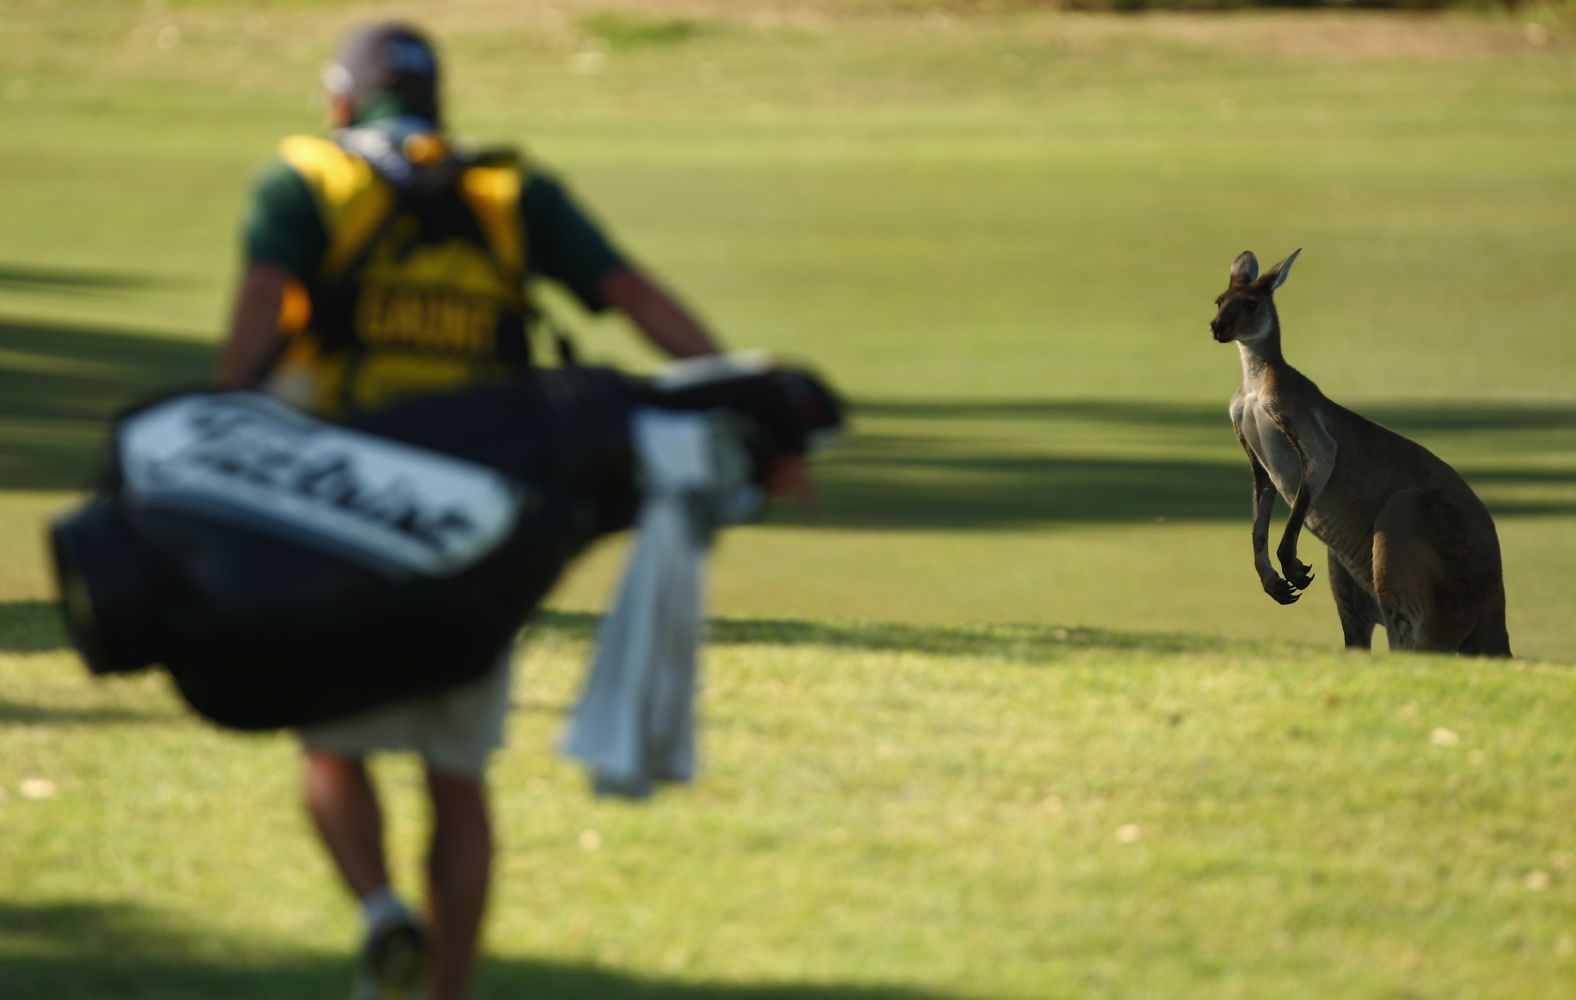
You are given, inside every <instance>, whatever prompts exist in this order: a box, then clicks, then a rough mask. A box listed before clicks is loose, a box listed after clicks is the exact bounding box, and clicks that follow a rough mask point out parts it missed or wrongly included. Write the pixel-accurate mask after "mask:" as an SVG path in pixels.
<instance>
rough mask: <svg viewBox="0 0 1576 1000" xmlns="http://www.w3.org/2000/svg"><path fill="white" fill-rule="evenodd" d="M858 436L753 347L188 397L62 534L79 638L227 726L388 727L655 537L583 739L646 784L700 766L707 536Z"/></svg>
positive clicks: (148, 422) (87, 648) (598, 764)
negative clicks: (839, 441)
mask: <svg viewBox="0 0 1576 1000" xmlns="http://www.w3.org/2000/svg"><path fill="white" fill-rule="evenodd" d="M840 421H841V415H840V406H839V404H838V403H837V401H836V399H835V398H834V397H833V396H832V394H831V393H830V392H829V391H828V390H827V389H826V387H825V386H824V385H823V384H822V383H821V382H819V381H818V380H817V379H816V378H814V377H813V376H811V375H809V374H807V373H805V372H802V371H798V370H794V369H783V368H770V367H766V366H763V365H761V364H759V363H751V362H744V363H741V362H740V361H739V359H735V358H717V359H705V360H698V361H692V362H684V363H680V364H678V365H675V366H673V367H672V368H671V369H669V370H668V372H666V373H664V374H663V375H660V376H658V377H657V378H656V379H652V380H646V381H639V380H632V379H629V378H626V377H625V376H623V375H621V374H619V373H617V372H614V371H610V370H606V369H590V368H569V369H563V370H548V371H538V372H527V373H522V374H521V375H520V376H519V377H518V378H516V379H515V380H513V381H511V382H506V383H500V384H497V385H489V386H480V387H475V388H471V389H462V390H457V391H455V392H448V393H439V394H431V395H426V396H421V397H416V398H413V399H410V400H408V401H406V402H403V403H399V404H395V405H393V406H390V407H388V408H386V409H383V410H379V411H376V412H374V413H370V414H364V415H359V416H356V417H352V418H349V419H348V420H346V421H344V422H342V423H328V422H325V421H321V420H318V419H314V418H312V417H309V416H307V415H305V414H302V413H300V412H299V411H296V410H293V409H291V408H288V407H286V406H284V405H282V404H280V403H277V402H275V401H273V400H270V399H269V398H267V397H266V396H262V395H259V394H256V393H250V392H211V393H188V394H184V395H178V396H173V397H170V398H168V399H165V400H163V401H160V402H157V403H153V404H150V405H148V406H145V407H142V408H139V409H137V410H134V411H132V412H130V413H128V414H126V415H125V416H123V417H122V418H121V419H120V420H119V421H118V423H117V425H116V428H115V433H114V435H113V446H112V456H111V462H110V469H109V471H108V474H107V476H106V481H105V483H104V485H103V487H102V488H101V490H100V491H99V492H98V494H97V495H96V496H94V497H93V498H91V499H90V500H89V501H88V502H87V504H86V505H85V506H84V507H83V508H81V509H80V510H78V511H76V512H74V513H72V514H69V515H67V516H66V517H64V518H62V519H61V520H59V521H58V522H57V523H56V524H55V526H54V528H53V532H52V542H53V547H54V554H55V566H56V573H57V578H58V582H59V588H60V593H61V595H62V601H63V605H64V608H65V612H66V617H67V623H68V626H69V628H70V631H71V634H72V638H73V640H74V641H75V643H76V645H77V647H78V649H79V650H80V651H81V653H82V655H83V657H84V659H85V660H86V661H87V663H88V665H89V667H90V669H91V670H93V671H94V672H95V673H99V674H112V673H123V672H131V671H139V670H143V669H145V668H148V667H150V666H153V665H159V666H162V667H163V668H164V669H166V670H167V671H168V672H169V674H170V675H171V677H172V678H173V679H174V681H175V684H176V686H177V688H178V689H179V691H180V693H181V695H182V696H183V697H184V698H185V700H186V701H187V702H188V704H189V705H190V706H191V707H192V708H193V709H194V710H196V711H197V712H199V713H201V714H202V715H204V716H205V717H207V718H208V719H210V720H212V721H214V722H216V723H219V724H221V725H224V726H229V727H233V728H239V729H269V728H277V727H284V726H294V727H306V728H305V730H304V731H305V732H306V733H307V734H308V736H307V738H308V739H309V740H310V739H312V738H313V737H312V735H311V734H312V733H313V732H314V728H313V727H315V726H320V725H323V726H327V727H329V731H331V732H341V731H346V730H345V729H344V727H345V726H346V725H347V723H346V722H344V720H345V719H346V718H347V717H349V719H350V720H351V721H350V722H349V723H348V725H349V727H350V728H349V730H348V731H350V732H354V731H355V726H356V722H355V720H356V719H357V718H365V719H370V720H372V721H371V722H370V723H369V725H371V726H372V727H373V729H374V730H375V731H376V730H381V729H387V728H388V727H389V726H390V725H391V723H390V721H389V718H390V717H389V715H388V713H389V712H390V711H391V710H392V711H393V712H394V713H395V714H394V716H393V718H394V719H395V720H396V721H398V720H400V718H401V716H400V714H399V713H400V706H401V705H415V706H418V707H419V713H418V714H419V715H425V713H426V712H427V711H428V709H429V708H430V705H431V704H432V700H433V699H439V700H440V703H441V699H443V698H444V697H446V696H447V695H450V694H453V693H455V692H459V693H460V694H461V695H462V696H464V694H465V693H466V692H467V691H469V690H471V689H473V688H474V687H475V685H476V684H477V683H478V678H480V679H481V682H482V683H484V684H485V683H487V679H488V678H489V677H490V676H492V675H494V674H495V673H496V667H495V664H496V662H497V650H498V648H499V647H500V646H501V645H507V644H508V643H509V642H510V640H511V638H512V637H513V635H514V634H515V632H516V631H517V630H518V629H519V628H520V626H521V625H523V624H524V623H525V621H526V620H527V619H528V618H529V616H530V615H531V613H532V612H533V611H534V610H535V608H536V607H537V605H538V604H539V602H540V601H541V600H542V598H543V597H544V596H545V595H546V593H547V591H548V590H549V589H550V588H551V587H552V585H553V584H554V582H555V581H556V580H557V579H558V577H559V575H560V574H561V573H562V572H563V570H564V569H565V568H566V567H567V566H568V565H569V563H570V562H571V561H572V560H573V559H574V558H575V557H577V556H578V555H579V554H580V553H581V552H583V551H584V550H585V549H586V548H587V547H588V546H589V545H590V544H591V543H592V542H593V541H595V540H596V539H597V538H599V537H601V536H604V535H607V534H609V533H612V532H616V531H619V530H622V529H624V528H627V527H630V526H632V525H635V524H637V523H638V525H639V531H640V537H639V539H638V540H637V544H636V547H635V550H634V555H633V557H632V559H631V564H630V569H629V570H628V573H627V575H626V580H625V585H624V588H623V591H622V593H621V595H620V599H619V604H618V606H617V607H616V608H615V609H614V611H613V613H612V615H611V616H610V617H609V619H608V621H607V622H606V623H605V624H604V629H603V633H602V637H601V639H600V644H601V647H602V648H600V649H599V650H598V655H597V660H596V665H595V666H594V667H593V669H592V672H591V676H590V678H589V679H588V681H587V683H586V691H585V694H584V696H583V698H582V701H581V705H580V708H579V710H578V711H577V713H576V717H575V719H574V722H573V725H572V727H571V731H570V734H569V737H568V740H567V743H566V749H567V750H568V751H569V752H570V753H571V755H573V756H576V757H578V758H580V759H581V760H582V761H584V762H586V763H588V764H589V765H591V766H592V767H593V769H594V770H595V772H596V775H597V778H598V785H599V787H601V788H604V789H607V790H613V791H618V792H622V793H625V794H635V795H640V794H645V793H646V792H648V791H649V790H650V787H651V784H652V782H654V781H661V780H684V779H686V778H688V777H689V775H690V773H691V771H692V770H693V747H692V744H691V742H690V725H691V713H692V710H693V684H694V656H693V653H694V645H695V643H696V641H697V640H698V634H699V627H700V620H701V607H700V594H699V590H700V587H699V579H700V573H699V569H700V567H699V563H700V562H701V560H702V559H703V558H704V553H705V550H706V548H707V544H708V542H709V540H710V537H711V534H712V532H713V531H714V530H715V529H716V528H718V527H721V526H722V525H725V524H727V523H731V522H733V521H737V520H739V519H740V518H742V517H744V516H748V515H749V514H751V513H753V512H754V511H755V510H757V509H758V508H759V506H760V504H761V502H762V499H763V495H764V492H765V488H766V484H767V482H768V480H769V479H770V477H771V475H772V470H773V468H774V467H775V466H776V465H777V464H778V463H779V462H782V461H784V460H789V461H793V460H797V459H798V458H799V457H800V456H802V455H803V454H804V453H805V452H806V450H807V449H808V448H809V447H810V445H811V444H812V441H813V439H814V438H815V437H816V436H817V435H818V434H820V433H823V432H828V431H832V430H835V429H836V428H837V426H838V425H839V424H840ZM413 699H414V700H413ZM358 713H359V714H358ZM335 727H339V728H337V729H336V728H335ZM379 738H380V737H378V736H377V735H376V733H374V735H372V736H369V737H368V739H370V740H371V741H372V745H374V746H375V745H376V742H377V740H378V739H379ZM396 745H398V744H396ZM360 746H361V747H362V748H365V746H367V744H365V743H363V744H360ZM424 752H426V753H429V754H430V753H432V752H433V751H432V750H431V749H430V748H429V749H427V750H426V751H424ZM440 752H441V751H440ZM431 765H432V761H431V760H430V759H429V766H431ZM391 926H408V927H409V928H410V929H411V930H412V931H413V932H419V930H420V928H419V926H418V925H416V924H415V923H414V921H411V922H410V923H409V924H408V925H406V924H395V925H391ZM416 940H418V939H413V940H412V942H411V943H413V944H414V943H415V941H416Z"/></svg>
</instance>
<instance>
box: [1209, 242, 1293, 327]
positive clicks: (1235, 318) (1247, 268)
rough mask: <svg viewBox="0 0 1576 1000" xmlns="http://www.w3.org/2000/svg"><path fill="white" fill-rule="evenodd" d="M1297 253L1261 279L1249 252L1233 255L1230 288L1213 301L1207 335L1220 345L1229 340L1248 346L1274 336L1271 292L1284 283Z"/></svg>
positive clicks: (1254, 259)
mask: <svg viewBox="0 0 1576 1000" xmlns="http://www.w3.org/2000/svg"><path fill="white" fill-rule="evenodd" d="M1299 253H1302V250H1300V249H1299V250H1297V251H1296V252H1295V253H1293V254H1292V255H1291V256H1290V257H1287V258H1286V259H1285V260H1283V261H1281V262H1280V263H1279V264H1276V265H1275V266H1274V267H1272V268H1270V269H1269V270H1268V271H1266V272H1265V273H1264V274H1262V275H1261V274H1259V259H1258V258H1257V257H1255V256H1253V251H1252V250H1244V251H1242V253H1240V254H1238V255H1237V259H1236V260H1234V261H1232V263H1231V284H1229V285H1227V286H1226V290H1225V291H1224V292H1221V293H1220V296H1219V297H1218V298H1217V299H1215V305H1216V306H1218V307H1219V308H1218V309H1217V310H1216V312H1215V318H1214V319H1212V320H1210V321H1209V331H1210V333H1213V334H1214V335H1215V339H1216V340H1218V341H1220V342H1221V343H1222V344H1229V343H1231V342H1232V341H1233V340H1235V341H1237V342H1239V343H1243V344H1252V343H1254V342H1256V341H1260V340H1263V339H1264V338H1265V337H1268V336H1269V335H1270V334H1272V333H1274V332H1275V330H1276V328H1277V321H1276V318H1275V298H1274V296H1275V289H1277V288H1279V287H1280V286H1281V285H1282V284H1284V283H1285V281H1286V275H1287V274H1289V273H1291V265H1292V261H1294V260H1296V259H1297V254H1299Z"/></svg>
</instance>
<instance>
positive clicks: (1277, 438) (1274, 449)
mask: <svg viewBox="0 0 1576 1000" xmlns="http://www.w3.org/2000/svg"><path fill="white" fill-rule="evenodd" d="M1231 420H1232V423H1234V424H1236V425H1237V429H1238V430H1240V431H1241V432H1242V439H1243V440H1244V441H1246V442H1247V445H1248V450H1250V451H1252V452H1253V457H1254V458H1256V459H1258V461H1259V464H1260V465H1262V466H1264V471H1265V472H1267V473H1269V477H1270V482H1272V483H1274V484H1275V490H1276V492H1278V493H1280V495H1281V496H1282V497H1285V498H1286V502H1287V503H1290V502H1291V500H1292V498H1293V497H1295V496H1296V495H1297V489H1298V487H1300V486H1301V485H1302V459H1301V458H1299V457H1298V455H1297V450H1296V449H1295V448H1294V447H1292V443H1291V441H1290V440H1288V439H1287V437H1286V435H1285V433H1284V432H1283V431H1282V430H1281V429H1280V425H1279V424H1277V423H1276V421H1275V419H1274V418H1273V417H1271V416H1270V413H1269V411H1268V410H1267V409H1266V408H1265V406H1264V403H1263V400H1262V399H1261V398H1260V396H1259V395H1258V393H1256V392H1254V391H1253V390H1252V389H1245V390H1244V391H1243V392H1242V394H1241V395H1239V396H1237V398H1235V399H1233V400H1232V401H1231Z"/></svg>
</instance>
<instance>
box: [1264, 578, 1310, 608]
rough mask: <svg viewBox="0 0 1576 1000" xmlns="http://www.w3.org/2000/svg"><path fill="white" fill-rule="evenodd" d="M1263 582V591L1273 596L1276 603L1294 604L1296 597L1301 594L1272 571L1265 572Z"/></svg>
mask: <svg viewBox="0 0 1576 1000" xmlns="http://www.w3.org/2000/svg"><path fill="white" fill-rule="evenodd" d="M1263 583H1264V592H1265V593H1266V594H1268V595H1270V596H1271V597H1273V598H1275V601H1276V603H1278V604H1296V603H1297V598H1299V597H1301V596H1302V594H1300V593H1298V592H1297V590H1296V589H1295V588H1294V587H1292V585H1291V584H1290V583H1287V582H1286V581H1285V580H1282V579H1281V578H1280V577H1278V576H1276V575H1275V574H1274V573H1267V574H1265V576H1264V578H1263Z"/></svg>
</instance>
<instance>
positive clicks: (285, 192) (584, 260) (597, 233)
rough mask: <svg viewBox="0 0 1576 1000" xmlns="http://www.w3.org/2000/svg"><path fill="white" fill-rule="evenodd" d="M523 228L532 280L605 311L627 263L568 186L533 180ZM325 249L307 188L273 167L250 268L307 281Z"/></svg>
mask: <svg viewBox="0 0 1576 1000" xmlns="http://www.w3.org/2000/svg"><path fill="white" fill-rule="evenodd" d="M380 124H381V123H380ZM390 127H393V123H392V122H391V123H390ZM520 224H521V226H522V228H523V230H524V234H525V245H526V246H527V247H528V248H529V255H528V260H529V266H530V268H531V274H530V275H529V276H530V277H542V278H549V279H551V280H553V281H557V282H559V283H560V284H562V285H564V286H565V287H566V288H568V289H569V290H570V291H571V292H573V293H574V295H575V297H576V298H577V299H579V300H580V302H581V303H582V304H584V305H585V307H586V308H587V309H590V310H593V311H600V310H601V309H603V308H604V307H605V305H606V303H604V302H603V301H602V296H601V293H600V291H599V289H600V288H601V284H602V279H604V278H606V277H607V276H608V274H610V273H611V272H613V271H615V270H617V269H619V268H621V267H623V266H624V257H623V255H622V254H620V253H619V251H618V250H617V249H616V248H615V247H614V246H613V244H612V243H611V242H610V241H609V240H608V239H607V237H605V236H604V235H603V234H602V232H601V230H600V229H599V228H598V227H597V225H596V224H595V223H594V222H593V221H592V220H591V219H590V218H589V217H588V216H587V215H586V213H585V212H584V211H582V210H581V208H580V207H579V205H577V204H576V203H575V201H574V199H573V198H572V197H570V195H569V192H568V191H566V190H565V189H564V187H563V185H561V184H560V183H559V182H558V181H557V180H556V179H554V178H553V177H551V176H550V175H547V174H542V173H538V172H535V171H532V172H530V173H528V174H527V175H526V177H525V183H524V185H523V187H522V189H521V192H520ZM327 249H328V231H327V229H326V228H325V227H324V225H323V221H322V219H321V218H319V216H318V210H317V204H316V202H315V201H314V200H313V198H312V192H311V190H310V189H309V188H308V187H307V184H306V181H305V180H303V179H302V178H301V176H300V175H299V174H297V173H296V172H295V171H294V170H293V169H291V167H290V166H289V165H288V164H286V163H285V162H284V161H282V160H278V159H275V160H273V161H272V162H270V163H269V164H268V165H267V166H265V167H264V168H263V170H262V171H261V172H260V173H259V175H258V178H257V181H256V183H255V185H254V186H253V190H252V199H251V208H250V211H249V213H248V217H247V222H246V255H247V259H248V261H250V262H266V263H269V264H274V265H276V266H278V267H280V268H282V269H283V270H284V271H285V272H286V273H287V274H289V275H290V276H291V277H294V278H296V279H298V280H301V281H303V282H308V281H310V279H311V278H312V276H313V275H314V274H316V273H317V268H318V265H319V264H320V263H321V262H322V260H323V255H324V253H326V252H327Z"/></svg>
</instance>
